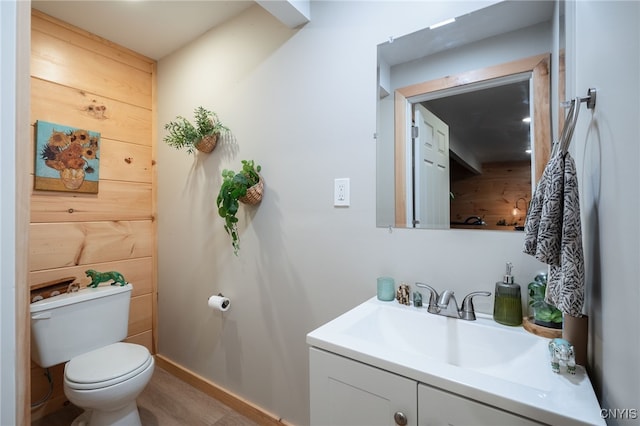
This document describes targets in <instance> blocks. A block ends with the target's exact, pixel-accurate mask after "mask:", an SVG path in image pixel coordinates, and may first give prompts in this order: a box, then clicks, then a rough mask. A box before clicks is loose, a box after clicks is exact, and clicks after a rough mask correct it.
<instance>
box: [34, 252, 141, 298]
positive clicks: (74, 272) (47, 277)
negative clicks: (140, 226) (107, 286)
mask: <svg viewBox="0 0 640 426" xmlns="http://www.w3.org/2000/svg"><path fill="white" fill-rule="evenodd" d="M152 268H153V264H152V258H151V257H138V258H135V259H130V260H119V261H115V262H107V263H87V264H83V265H78V266H69V267H63V268H55V269H43V270H40V271H32V272H30V273H29V285H31V286H34V285H37V284H40V283H46V282H49V281H53V280H54V279H57V278H60V277H76V281H75V282H77V283H80V285H81V286H83V287H84V286H85V285H87V284H89V283H90V282H91V279H90V278H88V277H87V276H86V274H85V272H84V271H86V270H87V269H95V270H96V271H118V272H120V273H121V274H122V275H124V278H125V279H126V280H127V282H129V283H131V284H132V285H133V293H132V296H133V297H135V296H139V295H142V294H148V293H152V292H153V270H152Z"/></svg>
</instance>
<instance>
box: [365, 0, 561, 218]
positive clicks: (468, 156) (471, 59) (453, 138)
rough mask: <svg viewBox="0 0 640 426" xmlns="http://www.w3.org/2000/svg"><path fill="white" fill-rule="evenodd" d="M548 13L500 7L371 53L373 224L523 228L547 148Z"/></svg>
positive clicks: (515, 5) (539, 5) (540, 5)
mask: <svg viewBox="0 0 640 426" xmlns="http://www.w3.org/2000/svg"><path fill="white" fill-rule="evenodd" d="M553 13H554V4H553V2H503V3H498V4H497V5H494V6H490V7H488V8H485V9H481V10H479V11H476V12H474V13H471V14H469V15H465V16H464V17H461V18H458V19H456V23H457V24H458V26H457V27H455V28H453V27H452V28H451V29H449V30H447V31H445V32H438V31H441V30H433V29H425V30H422V31H419V32H417V33H414V34H410V35H408V36H404V37H401V38H400V39H396V40H392V42H391V41H390V42H387V43H383V44H382V45H379V46H378V83H379V85H378V89H379V90H378V92H379V101H378V109H377V113H378V120H377V122H378V127H377V133H376V135H377V143H378V146H377V148H378V149H377V173H376V174H377V225H378V226H385V227H386V226H393V227H403V228H429V229H434V228H437V229H449V228H462V229H493V230H509V231H514V230H519V229H522V227H523V225H524V218H525V215H526V208H527V206H528V202H529V200H530V199H531V193H532V188H533V185H534V184H535V182H536V181H537V178H538V177H539V176H540V174H541V173H542V169H543V167H544V165H545V164H546V159H547V158H548V155H549V152H550V147H551V112H550V106H549V99H550V86H551V83H550V54H549V53H548V52H549V51H550V50H551V49H552V46H551V43H552V41H551V40H552V37H551V27H552V23H551V17H552V16H553ZM494 21H495V22H499V25H497V24H496V25H494V24H492V23H493V22H494ZM452 25H455V24H452ZM443 28H446V27H443ZM487 31H491V33H490V34H487ZM447 33H448V34H449V35H451V36H452V37H455V39H454V41H453V42H450V43H449V42H447V39H446V36H445V35H446V34H447ZM429 39H430V40H431V41H430V42H429V41H428V40H429ZM438 43H440V45H438ZM425 46H426V47H425ZM443 46H444V47H443ZM416 47H417V48H416ZM423 47H425V48H426V49H427V50H429V49H431V51H427V52H425V51H420V50H421V49H422V48H423ZM412 50H413V51H414V52H411V51H412ZM407 52H409V53H407ZM416 55H425V56H422V57H417V58H416V57H415V56H416ZM523 119H529V120H530V122H525V121H523ZM434 120H435V121H434ZM434 123H436V124H434ZM526 151H529V152H526Z"/></svg>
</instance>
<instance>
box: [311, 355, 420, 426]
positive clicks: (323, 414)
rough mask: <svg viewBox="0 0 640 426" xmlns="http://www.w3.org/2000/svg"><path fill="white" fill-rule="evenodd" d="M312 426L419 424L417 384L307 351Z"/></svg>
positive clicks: (342, 358)
mask: <svg viewBox="0 0 640 426" xmlns="http://www.w3.org/2000/svg"><path fill="white" fill-rule="evenodd" d="M309 371H310V392H311V394H310V400H311V407H310V408H311V425H312V426H314V425H315V426H321V425H322V426H326V425H331V426H341V425H344V426H360V425H361V426H378V425H379V426H393V425H396V424H398V425H405V424H406V425H412V426H417V425H418V412H417V411H418V410H417V382H415V381H414V380H410V379H407V378H405V377H401V376H398V375H396V374H393V373H389V372H387V371H384V370H380V369H378V368H375V367H371V366H369V365H366V364H362V363H360V362H357V361H354V360H351V359H348V358H344V357H342V356H339V355H335V354H332V353H329V352H325V351H323V350H320V349H317V348H310V349H309Z"/></svg>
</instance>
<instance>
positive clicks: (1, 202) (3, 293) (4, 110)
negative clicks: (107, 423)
mask: <svg viewBox="0 0 640 426" xmlns="http://www.w3.org/2000/svg"><path fill="white" fill-rule="evenodd" d="M17 16H18V12H17V4H16V2H15V1H6V2H5V1H3V2H0V47H1V51H2V57H1V59H0V141H13V140H16V125H15V123H16V115H15V108H16V99H17V93H16V84H15V83H16V65H17V55H16V52H17V46H18V43H17V39H16V34H17V23H18V19H17ZM15 152H16V149H15V144H14V143H6V142H5V143H0V175H1V176H2V180H1V181H0V341H1V342H2V351H0V424H3V425H5V424H6V425H10V424H15V423H16V418H17V417H16V414H17V411H16V371H15V365H16V364H15V357H16V352H15V348H16V333H15V324H16V322H15V317H16V316H15V315H16V308H15V305H16V297H15V277H16V274H15V265H16V262H15V242H16V240H15V232H14V229H15V224H16V218H15V206H16V179H15V175H16V172H15Z"/></svg>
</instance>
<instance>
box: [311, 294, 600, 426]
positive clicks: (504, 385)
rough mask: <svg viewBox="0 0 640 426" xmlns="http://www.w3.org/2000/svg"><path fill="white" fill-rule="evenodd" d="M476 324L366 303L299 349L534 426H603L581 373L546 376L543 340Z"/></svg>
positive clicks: (482, 319)
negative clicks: (414, 382) (401, 379)
mask: <svg viewBox="0 0 640 426" xmlns="http://www.w3.org/2000/svg"><path fill="white" fill-rule="evenodd" d="M477 317H478V319H477V320H476V321H465V320H460V319H455V318H448V317H444V316H439V315H434V314H430V313H428V312H427V309H426V308H415V307H412V306H411V307H409V306H403V305H400V304H398V303H397V302H395V301H393V302H381V301H378V300H377V299H376V298H375V297H374V298H372V299H370V300H368V301H366V302H365V303H363V304H361V305H359V306H357V307H356V308H354V309H352V310H350V311H349V312H347V313H345V314H343V315H341V316H340V317H338V318H336V319H335V320H333V321H330V322H329V323H327V324H325V325H323V326H322V327H320V328H318V329H316V330H314V331H312V332H311V333H309V334H308V335H307V343H308V344H310V345H312V346H314V347H317V348H320V349H324V350H327V351H330V352H333V353H337V354H339V355H344V356H347V357H349V358H352V359H355V360H357V361H361V362H364V363H367V364H370V365H373V366H375V367H378V368H382V369H384V370H388V371H391V372H394V373H396V374H400V375H403V376H406V377H409V378H412V379H414V380H417V381H420V382H423V383H427V384H430V385H432V386H437V387H440V388H442V389H445V390H449V391H451V392H454V393H457V394H459V395H462V396H466V397H469V398H472V399H474V400H477V401H480V402H485V403H487V404H489V405H492V406H497V407H499V408H503V409H505V410H509V411H513V412H517V413H520V414H522V415H524V416H526V417H530V418H533V419H536V420H538V421H541V422H545V423H549V424H563V425H565V424H567V425H568V424H596V425H604V424H605V422H604V420H602V418H601V416H600V406H599V405H598V401H597V399H596V397H595V394H594V392H593V388H592V386H591V382H590V381H589V378H588V376H587V374H586V372H585V370H584V368H582V367H581V366H578V369H577V370H578V371H577V373H576V375H575V376H572V375H569V374H567V373H566V372H562V373H561V374H556V373H553V372H552V371H551V366H550V364H549V352H548V343H549V339H545V338H541V337H538V336H535V335H533V334H530V333H528V332H527V331H525V330H524V329H523V328H522V327H508V326H503V325H500V324H498V323H496V322H494V321H493V319H492V318H491V317H490V316H488V315H483V314H477Z"/></svg>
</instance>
